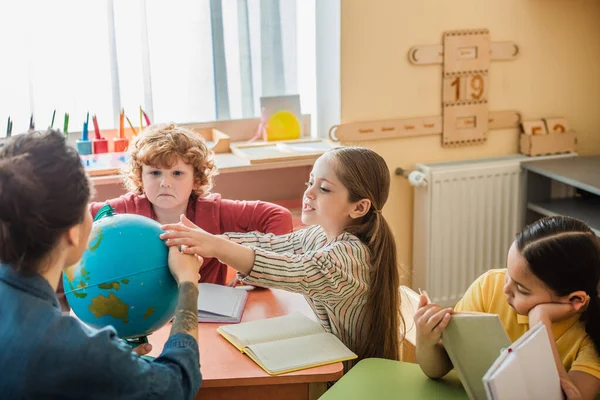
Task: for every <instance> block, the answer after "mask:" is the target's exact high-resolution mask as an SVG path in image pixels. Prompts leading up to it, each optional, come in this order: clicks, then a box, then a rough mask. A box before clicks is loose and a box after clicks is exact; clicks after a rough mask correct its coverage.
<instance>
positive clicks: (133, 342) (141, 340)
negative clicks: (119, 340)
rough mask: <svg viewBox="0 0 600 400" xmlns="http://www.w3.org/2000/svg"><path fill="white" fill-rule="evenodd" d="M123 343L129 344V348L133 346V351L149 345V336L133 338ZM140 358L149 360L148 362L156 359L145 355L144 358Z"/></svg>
mask: <svg viewBox="0 0 600 400" xmlns="http://www.w3.org/2000/svg"><path fill="white" fill-rule="evenodd" d="M123 341H124V342H125V343H127V344H128V345H129V346H131V348H132V349H134V348H136V347H138V346H141V345H143V344H146V343H148V336H140V337H136V338H131V339H123ZM140 357H142V358H143V359H145V360H148V361H152V360H154V357H152V356H148V355H144V356H140Z"/></svg>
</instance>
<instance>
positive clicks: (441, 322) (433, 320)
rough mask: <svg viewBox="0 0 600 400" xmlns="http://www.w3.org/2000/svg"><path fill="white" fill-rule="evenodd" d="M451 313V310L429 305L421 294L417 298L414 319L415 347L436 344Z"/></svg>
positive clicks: (425, 297)
mask: <svg viewBox="0 0 600 400" xmlns="http://www.w3.org/2000/svg"><path fill="white" fill-rule="evenodd" d="M453 312H454V310H453V309H452V308H442V307H440V306H438V305H437V304H434V303H430V302H429V299H428V298H427V296H426V295H423V294H422V295H421V296H420V297H419V309H418V310H417V312H416V313H415V317H414V318H415V325H416V327H417V346H434V345H436V344H438V343H439V342H440V339H441V338H442V332H443V331H444V329H446V326H448V323H449V322H450V319H451V318H452V313H453Z"/></svg>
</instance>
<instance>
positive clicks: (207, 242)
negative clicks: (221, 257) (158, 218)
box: [160, 214, 220, 257]
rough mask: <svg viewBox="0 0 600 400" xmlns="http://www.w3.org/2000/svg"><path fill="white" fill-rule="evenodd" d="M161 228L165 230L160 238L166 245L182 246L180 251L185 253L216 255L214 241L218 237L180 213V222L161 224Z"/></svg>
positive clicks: (203, 255) (204, 255)
mask: <svg viewBox="0 0 600 400" xmlns="http://www.w3.org/2000/svg"><path fill="white" fill-rule="evenodd" d="M162 229H163V230H164V231H166V232H165V233H163V234H162V235H160V238H161V239H162V240H165V241H166V244H167V246H169V247H173V246H175V247H178V246H183V247H182V252H184V253H186V254H197V255H199V256H202V257H216V247H217V244H216V241H217V240H219V239H220V238H218V237H217V236H215V235H212V234H210V233H208V232H206V231H205V230H204V229H202V228H199V227H198V226H196V225H195V224H194V223H193V222H192V221H190V220H189V219H188V218H187V217H186V216H185V215H183V214H182V215H181V222H180V223H178V224H168V225H163V226H162Z"/></svg>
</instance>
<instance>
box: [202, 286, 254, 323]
mask: <svg viewBox="0 0 600 400" xmlns="http://www.w3.org/2000/svg"><path fill="white" fill-rule="evenodd" d="M246 296H247V293H246V292H244V291H243V290H241V289H235V288H231V287H228V286H222V285H215V284H213V283H200V284H199V285H198V310H200V311H206V312H209V313H212V314H217V315H225V316H228V317H234V316H236V315H237V313H238V312H239V308H240V306H241V304H240V303H242V302H243V300H244V298H245V297H246Z"/></svg>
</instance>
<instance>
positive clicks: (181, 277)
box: [169, 247, 203, 284]
mask: <svg viewBox="0 0 600 400" xmlns="http://www.w3.org/2000/svg"><path fill="white" fill-rule="evenodd" d="M202 262H203V260H202V258H201V257H198V256H195V255H189V254H183V253H182V252H180V251H179V247H170V248H169V270H170V271H171V274H172V275H173V278H175V280H176V281H177V284H180V283H182V282H192V283H194V284H196V283H198V281H199V280H200V273H199V272H198V271H199V270H200V266H201V265H202Z"/></svg>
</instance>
